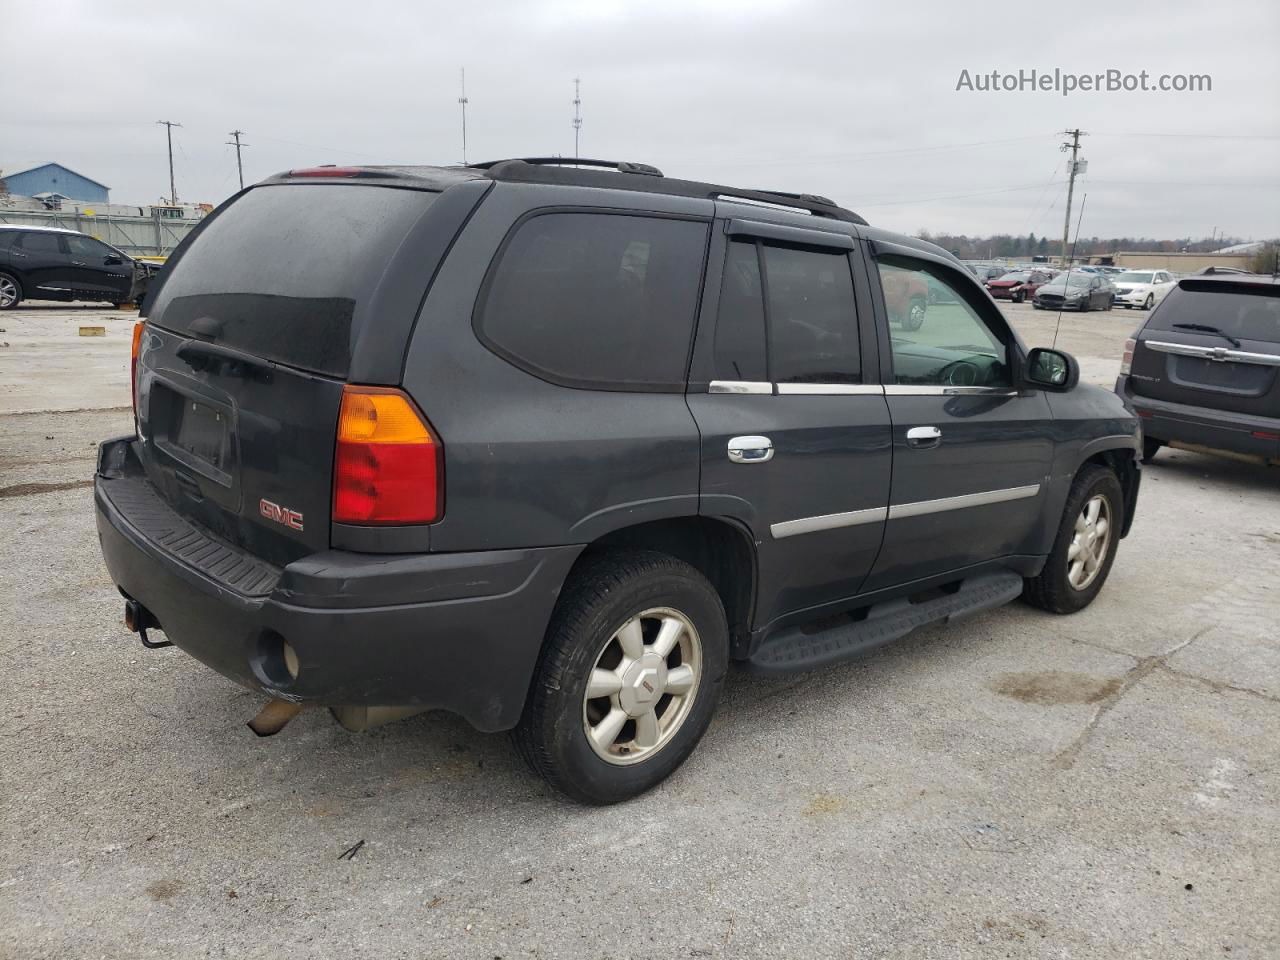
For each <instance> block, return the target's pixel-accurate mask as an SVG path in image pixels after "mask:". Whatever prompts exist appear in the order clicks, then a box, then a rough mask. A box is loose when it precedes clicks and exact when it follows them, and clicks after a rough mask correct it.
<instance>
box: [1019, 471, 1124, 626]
mask: <svg viewBox="0 0 1280 960" xmlns="http://www.w3.org/2000/svg"><path fill="white" fill-rule="evenodd" d="M1090 514H1093V519H1092V520H1091V519H1090ZM1100 519H1101V520H1105V528H1102V527H1100V526H1099V524H1098V520H1100ZM1123 529H1124V492H1123V491H1122V490H1121V489H1120V480H1119V479H1118V478H1117V477H1116V475H1115V474H1114V473H1113V472H1112V471H1111V470H1108V469H1107V468H1106V467H1101V466H1098V465H1097V464H1093V463H1090V464H1086V465H1085V466H1084V467H1082V468H1081V469H1080V472H1079V473H1077V474H1076V478H1075V480H1073V481H1072V483H1071V491H1070V492H1069V493H1068V494H1067V503H1066V506H1065V507H1064V508H1063V511H1062V522H1061V523H1060V524H1059V525H1058V535H1057V537H1055V538H1054V541H1053V549H1052V550H1051V551H1050V553H1049V559H1048V561H1047V562H1046V563H1045V565H1044V569H1042V570H1041V571H1040V575H1039V576H1037V577H1028V578H1027V579H1026V581H1025V584H1024V586H1023V590H1022V598H1023V599H1024V600H1026V601H1027V602H1028V603H1030V604H1031V605H1032V606H1035V607H1039V608H1040V609H1041V610H1048V611H1049V612H1050V613H1076V612H1077V611H1079V610H1083V609H1084V608H1085V607H1087V606H1088V605H1089V604H1091V603H1093V599H1094V597H1096V596H1097V595H1098V592H1099V591H1100V590H1101V589H1102V585H1103V584H1104V583H1106V582H1107V576H1108V574H1110V573H1111V564H1112V563H1113V562H1114V561H1115V558H1116V548H1117V546H1118V545H1119V543H1120V531H1121V530H1123Z"/></svg>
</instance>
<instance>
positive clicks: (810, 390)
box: [707, 358, 1280, 397]
mask: <svg viewBox="0 0 1280 960" xmlns="http://www.w3.org/2000/svg"><path fill="white" fill-rule="evenodd" d="M1277 362H1280V358H1278V359H1277ZM775 387H776V392H777V393H778V394H779V395H781V396H788V395H790V396H804V395H808V396H876V397H882V396H886V395H887V396H890V397H1016V396H1017V395H1018V391H1017V390H1015V389H1013V388H1012V387H949V386H929V385H916V384H900V383H889V384H885V385H883V386H882V385H880V384H878V383H778V384H774V383H769V382H768V381H766V380H712V381H711V382H710V383H709V384H707V393H739V394H771V393H774V392H775Z"/></svg>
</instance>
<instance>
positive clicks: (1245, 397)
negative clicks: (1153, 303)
mask: <svg viewBox="0 0 1280 960" xmlns="http://www.w3.org/2000/svg"><path fill="white" fill-rule="evenodd" d="M1116 392H1117V393H1119V394H1120V395H1121V396H1122V397H1124V398H1125V399H1126V400H1128V401H1129V403H1130V404H1132V406H1133V407H1134V408H1135V409H1136V411H1137V413H1138V416H1139V417H1141V418H1142V425H1143V432H1144V434H1145V436H1146V440H1145V450H1144V454H1145V456H1146V458H1147V459H1150V458H1151V457H1154V456H1155V454H1156V451H1158V450H1159V449H1160V447H1161V446H1162V445H1164V444H1169V445H1170V446H1174V447H1183V448H1187V449H1191V450H1197V451H1200V452H1203V453H1214V454H1219V455H1227V456H1231V457H1243V458H1246V459H1249V460H1252V461H1255V462H1260V463H1275V464H1280V279H1277V278H1276V277H1268V276H1259V275H1248V274H1246V275H1234V274H1222V273H1220V274H1214V275H1207V276H1197V277H1188V278H1186V279H1183V280H1179V281H1178V285H1177V286H1176V287H1174V288H1173V289H1172V290H1170V291H1169V293H1168V294H1167V295H1166V296H1165V298H1164V300H1162V301H1161V302H1160V305H1159V306H1158V307H1157V308H1156V309H1155V312H1154V313H1152V314H1151V316H1150V317H1148V318H1147V321H1146V323H1144V324H1143V325H1142V326H1141V327H1140V328H1139V329H1138V331H1137V333H1135V334H1134V337H1133V339H1132V340H1130V341H1129V342H1128V343H1126V344H1125V355H1124V361H1123V363H1122V364H1121V367H1120V378H1119V379H1118V380H1117V381H1116Z"/></svg>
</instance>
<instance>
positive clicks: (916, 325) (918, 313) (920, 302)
mask: <svg viewBox="0 0 1280 960" xmlns="http://www.w3.org/2000/svg"><path fill="white" fill-rule="evenodd" d="M928 309H929V305H928V303H927V302H926V301H925V299H924V298H923V297H916V298H915V299H913V300H912V301H911V303H910V305H909V306H908V307H907V315H906V316H905V317H903V318H902V329H903V330H919V329H920V328H921V327H922V326H924V315H925V313H926V312H927V311H928Z"/></svg>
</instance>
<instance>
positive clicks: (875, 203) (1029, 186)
mask: <svg viewBox="0 0 1280 960" xmlns="http://www.w3.org/2000/svg"><path fill="white" fill-rule="evenodd" d="M1052 182H1053V183H1059V184H1061V183H1066V182H1067V181H1065V180H1055V181H1052ZM1044 186H1045V185H1044V184H1043V183H1024V184H1022V185H1020V186H1017V187H999V188H997V189H994V190H979V191H977V192H976V193H953V194H949V195H947V196H942V197H915V198H912V199H909V200H871V201H858V203H857V204H856V206H857V207H859V208H862V207H894V206H899V205H910V204H913V203H933V202H934V201H936V200H965V199H968V198H969V197H989V196H991V195H992V194H995V193H1018V192H1019V191H1022V190H1041V189H1043V188H1044Z"/></svg>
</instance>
